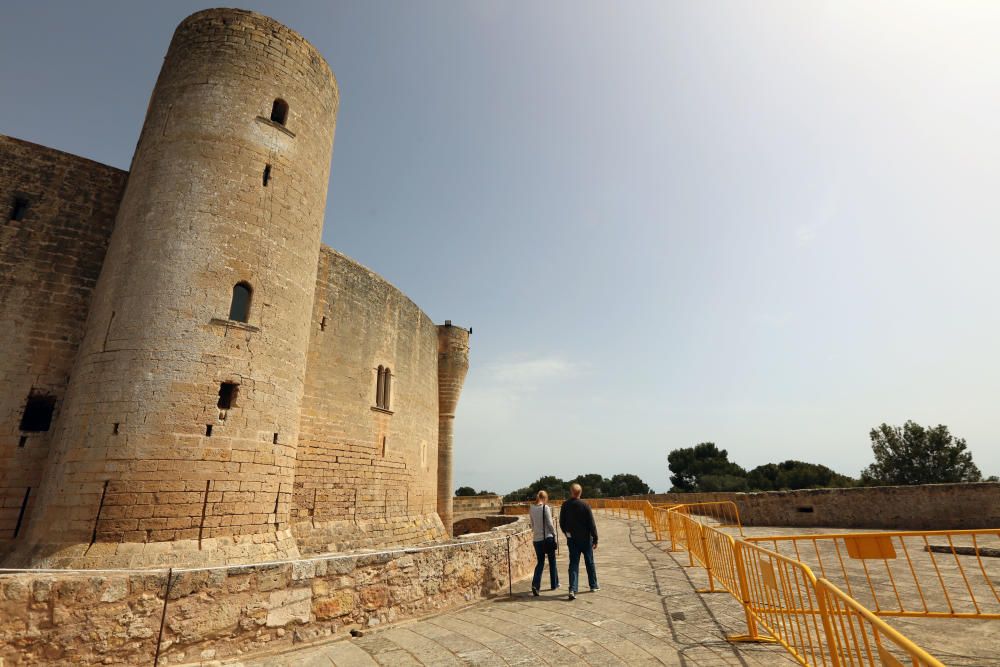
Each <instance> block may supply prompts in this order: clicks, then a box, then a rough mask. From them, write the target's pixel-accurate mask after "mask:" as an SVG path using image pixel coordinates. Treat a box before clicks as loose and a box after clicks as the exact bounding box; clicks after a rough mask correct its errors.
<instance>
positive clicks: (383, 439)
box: [382, 435, 386, 457]
mask: <svg viewBox="0 0 1000 667" xmlns="http://www.w3.org/2000/svg"><path fill="white" fill-rule="evenodd" d="M385 442H386V436H384V435H383V436H382V456H383V457H384V456H385Z"/></svg>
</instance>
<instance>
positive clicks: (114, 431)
mask: <svg viewBox="0 0 1000 667" xmlns="http://www.w3.org/2000/svg"><path fill="white" fill-rule="evenodd" d="M112 432H113V433H114V434H115V435H118V422H115V427H114V430H113V431H112Z"/></svg>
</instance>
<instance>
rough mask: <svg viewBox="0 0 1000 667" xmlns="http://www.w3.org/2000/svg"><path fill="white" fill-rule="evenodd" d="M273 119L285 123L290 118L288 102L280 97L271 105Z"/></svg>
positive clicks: (278, 122) (280, 123) (281, 123)
mask: <svg viewBox="0 0 1000 667" xmlns="http://www.w3.org/2000/svg"><path fill="white" fill-rule="evenodd" d="M271 120H273V121H274V122H275V123H277V124H278V125H284V124H285V121H287V120H288V102H286V101H285V100H283V99H281V98H280V97H279V98H278V99H276V100H274V104H272V105H271Z"/></svg>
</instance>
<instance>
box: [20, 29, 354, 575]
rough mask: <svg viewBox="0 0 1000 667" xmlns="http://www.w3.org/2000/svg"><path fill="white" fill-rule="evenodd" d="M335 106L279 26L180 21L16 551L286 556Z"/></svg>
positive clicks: (324, 70) (96, 561) (123, 557)
mask: <svg viewBox="0 0 1000 667" xmlns="http://www.w3.org/2000/svg"><path fill="white" fill-rule="evenodd" d="M337 106H338V92H337V85H336V82H335V80H334V77H333V74H332V72H331V71H330V69H329V66H328V65H327V64H326V62H325V61H324V60H323V58H322V57H321V56H320V55H319V53H318V52H317V51H316V50H315V48H313V47H312V46H311V45H310V44H309V43H308V42H306V41H305V40H304V39H303V38H302V37H300V36H299V35H297V34H296V33H294V32H292V31H291V30H289V29H288V28H286V27H284V26H282V25H281V24H279V23H277V22H275V21H274V20H272V19H269V18H267V17H265V16H261V15H259V14H255V13H252V12H246V11H240V10H231V9H213V10H208V11H203V12H199V13H197V14H194V15H193V16H190V17H189V18H187V19H185V20H184V21H183V22H182V23H181V24H180V26H179V27H178V28H177V30H176V32H175V34H174V37H173V40H172V41H171V44H170V48H169V51H168V52H167V56H166V59H165V60H164V63H163V68H162V70H161V71H160V76H159V79H158V80H157V83H156V87H155V89H154V91H153V95H152V98H151V101H150V104H149V108H148V111H147V115H146V120H145V123H144V125H143V129H142V134H141V136H140V139H139V144H138V146H137V148H136V153H135V156H134V158H133V161H132V167H131V171H130V174H129V178H128V184H127V186H126V189H125V193H124V196H123V200H122V203H121V207H120V210H119V213H118V216H117V219H116V223H115V229H114V232H113V233H112V237H111V242H110V246H109V249H108V253H107V256H106V259H105V263H104V266H103V269H102V272H101V275H100V278H99V280H98V283H97V286H96V288H95V292H94V300H93V305H92V308H91V311H90V313H89V318H88V322H87V327H86V333H85V335H84V340H83V343H82V344H81V347H80V352H79V356H78V359H77V361H76V364H75V367H74V371H73V374H72V379H71V382H70V385H69V388H68V390H67V397H66V401H65V406H64V408H63V409H62V412H61V415H60V417H59V420H58V423H57V424H56V427H55V429H56V432H55V434H54V445H53V451H52V454H51V456H50V459H49V462H48V464H47V471H46V479H45V482H44V484H43V489H42V494H41V497H40V499H39V507H38V511H37V512H36V514H35V519H34V520H33V521H32V526H31V527H30V532H29V534H28V535H27V542H28V544H29V545H30V550H22V551H21V554H20V556H21V559H22V560H27V561H30V562H31V564H33V565H36V566H45V565H48V566H57V567H61V566H73V567H98V566H99V567H121V566H146V565H156V564H161V563H166V562H168V561H169V563H170V564H173V565H177V564H197V563H239V562H248V561H260V560H269V559H271V558H282V557H294V556H296V555H298V552H297V549H296V547H295V543H294V540H293V539H292V537H291V534H290V531H289V529H288V521H289V508H290V501H291V497H292V485H293V473H294V465H295V454H296V443H297V441H298V422H299V411H300V408H301V401H302V393H303V378H304V374H305V364H306V352H307V348H308V343H309V328H310V313H311V311H312V303H313V297H314V291H315V285H316V267H317V261H318V257H319V249H320V235H321V230H322V225H323V212H324V207H325V202H326V191H327V181H328V177H329V169H330V158H331V155H332V150H333V134H334V125H335V121H336V112H337ZM164 543H170V545H169V546H167V545H165V544H164Z"/></svg>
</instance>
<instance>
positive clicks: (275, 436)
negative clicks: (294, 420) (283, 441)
mask: <svg viewBox="0 0 1000 667" xmlns="http://www.w3.org/2000/svg"><path fill="white" fill-rule="evenodd" d="M271 444H273V445H276V444H278V434H277V433H275V434H274V437H273V438H272V439H271Z"/></svg>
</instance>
